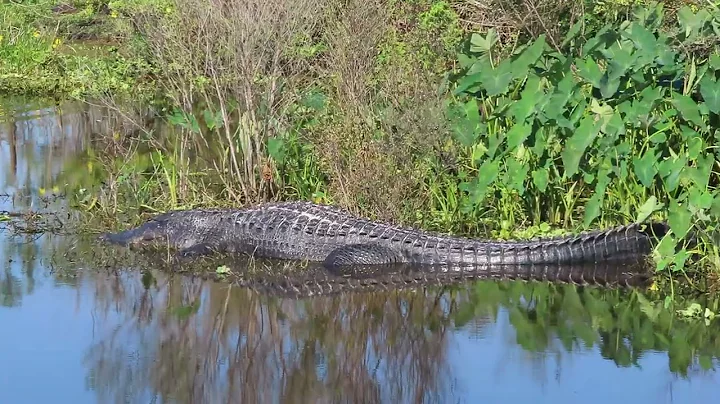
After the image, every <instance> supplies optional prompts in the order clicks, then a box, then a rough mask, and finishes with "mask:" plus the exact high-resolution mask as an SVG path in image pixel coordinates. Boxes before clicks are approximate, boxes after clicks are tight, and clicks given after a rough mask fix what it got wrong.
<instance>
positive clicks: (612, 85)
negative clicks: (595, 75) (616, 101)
mask: <svg viewBox="0 0 720 404" xmlns="http://www.w3.org/2000/svg"><path fill="white" fill-rule="evenodd" d="M619 87H620V78H619V77H611V76H610V75H604V76H603V78H602V79H601V80H600V94H602V96H603V97H604V98H612V97H614V96H615V94H616V93H617V91H618V88H619Z"/></svg>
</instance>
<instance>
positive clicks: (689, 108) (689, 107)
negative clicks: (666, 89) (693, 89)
mask: <svg viewBox="0 0 720 404" xmlns="http://www.w3.org/2000/svg"><path fill="white" fill-rule="evenodd" d="M672 104H673V106H674V107H675V108H677V110H678V111H680V114H681V115H682V117H683V118H684V119H685V120H687V121H688V122H692V123H694V124H695V125H697V126H700V127H703V128H704V127H705V122H704V121H703V119H702V117H701V116H700V112H699V110H698V105H697V104H696V103H695V101H693V99H692V98H690V97H688V96H687V95H682V94H677V93H675V94H673V97H672Z"/></svg>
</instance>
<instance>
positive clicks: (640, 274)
mask: <svg viewBox="0 0 720 404" xmlns="http://www.w3.org/2000/svg"><path fill="white" fill-rule="evenodd" d="M263 261H265V262H263V264H262V265H258V262H260V261H254V262H253V263H248V262H247V261H243V260H240V261H235V260H230V261H228V260H227V259H224V260H223V261H222V262H223V265H224V266H225V267H226V268H228V269H229V271H228V272H223V273H222V274H221V275H219V274H217V273H216V272H215V271H213V270H212V268H211V267H209V268H207V269H208V270H205V271H196V272H195V273H194V275H196V276H200V277H202V278H205V279H207V278H211V279H213V280H219V281H223V282H225V283H230V284H233V285H237V286H240V287H244V288H248V289H251V290H254V291H255V292H257V293H260V294H262V295H266V296H271V297H279V298H285V299H288V298H289V299H301V298H308V297H317V296H332V295H338V294H343V293H373V292H389V291H400V290H408V289H410V290H417V289H424V288H428V287H447V286H451V285H457V284H461V283H464V282H467V281H474V280H513V281H530V282H532V281H534V282H550V283H562V284H573V285H580V286H591V287H603V288H627V287H646V286H648V285H650V284H651V283H652V271H651V269H652V266H650V265H648V263H647V261H646V260H643V259H630V260H623V261H614V262H599V263H583V264H575V265H477V266H476V265H470V266H463V267H457V266H451V267H450V268H449V267H448V266H445V265H440V266H438V265H415V264H390V265H379V266H378V265H359V266H352V267H342V268H335V269H328V268H326V267H325V266H323V265H322V264H310V265H308V266H305V267H298V266H296V265H293V264H292V263H289V264H281V263H274V262H270V261H267V260H263ZM173 272H176V271H173Z"/></svg>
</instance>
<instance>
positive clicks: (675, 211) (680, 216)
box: [668, 202, 692, 238]
mask: <svg viewBox="0 0 720 404" xmlns="http://www.w3.org/2000/svg"><path fill="white" fill-rule="evenodd" d="M691 219H692V216H691V214H690V211H689V210H688V209H687V207H685V206H684V205H680V204H678V203H675V202H673V203H670V206H669V207H668V224H669V225H670V229H671V230H672V231H673V234H675V236H676V237H678V238H683V237H685V235H686V234H687V232H688V230H690V225H691V224H692V223H691Z"/></svg>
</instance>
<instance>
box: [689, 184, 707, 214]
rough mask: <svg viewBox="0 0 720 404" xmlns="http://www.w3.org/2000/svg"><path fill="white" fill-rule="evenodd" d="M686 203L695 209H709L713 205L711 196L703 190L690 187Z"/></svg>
mask: <svg viewBox="0 0 720 404" xmlns="http://www.w3.org/2000/svg"><path fill="white" fill-rule="evenodd" d="M688 202H690V205H691V206H694V207H696V208H697V209H710V207H711V206H712V203H713V196H712V194H711V193H710V192H708V191H707V190H705V189H700V188H697V187H692V188H690V192H689V197H688Z"/></svg>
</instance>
